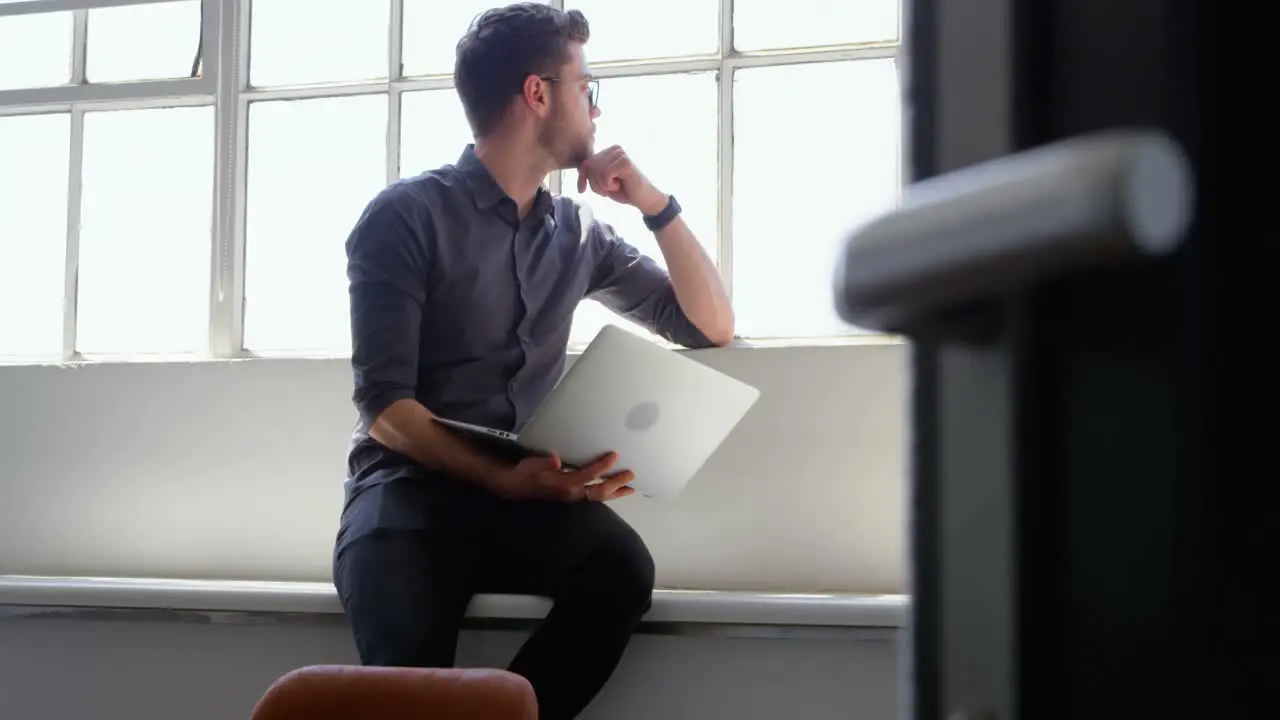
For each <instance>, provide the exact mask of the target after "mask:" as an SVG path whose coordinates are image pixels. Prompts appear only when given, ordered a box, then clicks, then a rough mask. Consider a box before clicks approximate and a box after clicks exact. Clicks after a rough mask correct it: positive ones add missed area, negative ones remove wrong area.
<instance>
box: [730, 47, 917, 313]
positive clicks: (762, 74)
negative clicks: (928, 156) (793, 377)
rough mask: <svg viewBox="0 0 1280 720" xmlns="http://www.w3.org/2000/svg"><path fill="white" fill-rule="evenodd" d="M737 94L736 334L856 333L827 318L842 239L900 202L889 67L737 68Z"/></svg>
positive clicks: (896, 113)
mask: <svg viewBox="0 0 1280 720" xmlns="http://www.w3.org/2000/svg"><path fill="white" fill-rule="evenodd" d="M736 78H737V81H736V83H735V87H734V112H733V117H734V153H735V154H734V165H733V170H734V172H733V251H734V252H733V297H734V306H735V309H736V310H737V313H738V332H739V334H741V335H743V336H744V337H812V336H822V335H835V334H841V333H851V332H857V331H856V330H855V329H853V328H850V327H848V326H847V325H845V324H844V323H843V322H842V321H841V320H840V319H839V317H838V316H837V315H836V313H835V309H834V304H833V301H832V299H831V277H832V273H833V272H834V270H835V259H836V253H837V251H838V249H839V246H840V243H841V241H842V240H843V238H844V235H845V233H846V232H847V231H848V230H849V229H851V228H852V227H853V226H854V225H856V224H858V223H859V222H860V221H862V220H864V219H867V218H869V217H870V216H871V215H873V214H875V213H877V212H879V211H882V210H884V209H886V208H887V207H889V206H891V205H892V204H893V202H894V201H895V200H896V199H897V197H898V189H899V154H900V150H899V148H900V146H901V136H902V132H901V126H900V119H899V118H900V114H901V111H900V96H899V90H898V73H897V69H896V67H895V65H894V63H893V61H892V60H864V61H859V62H840V63H822V64H814V65H793V66H789V67H774V68H760V69H752V70H741V71H739V72H738V73H737V75H736Z"/></svg>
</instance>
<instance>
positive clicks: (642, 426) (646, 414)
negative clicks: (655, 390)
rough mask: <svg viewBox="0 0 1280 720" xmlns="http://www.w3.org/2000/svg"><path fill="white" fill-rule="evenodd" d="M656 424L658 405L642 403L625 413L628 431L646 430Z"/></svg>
mask: <svg viewBox="0 0 1280 720" xmlns="http://www.w3.org/2000/svg"><path fill="white" fill-rule="evenodd" d="M657 424H658V403H656V402H642V403H639V404H637V405H635V406H634V407H632V408H631V409H630V410H628V411H627V419H626V425H627V429H628V430H635V431H641V430H648V429H649V428H651V427H653V426H654V425H657Z"/></svg>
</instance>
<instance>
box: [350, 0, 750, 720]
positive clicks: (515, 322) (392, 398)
mask: <svg viewBox="0 0 1280 720" xmlns="http://www.w3.org/2000/svg"><path fill="white" fill-rule="evenodd" d="M588 34H589V33H588V27H587V22H586V20H585V19H584V18H583V16H582V14H581V13H579V12H577V11H570V12H564V11H561V10H556V9H553V8H551V7H549V6H548V5H546V4H543V3H524V4H519V5H512V6H510V7H505V8H500V9H495V10H490V11H488V12H486V13H484V14H483V15H482V16H480V17H479V18H478V19H477V20H476V21H475V22H474V23H473V25H472V27H471V29H470V30H469V31H468V32H467V34H466V36H465V37H463V38H462V40H461V41H460V42H459V44H458V47H457V64H456V67H455V81H456V85H457V90H458V94H459V96H460V97H461V99H462V103H463V106H464V108H465V110H466V114H467V118H468V120H469V122H470V124H471V126H472V129H473V132H474V136H475V138H476V142H475V144H474V145H471V146H468V147H467V148H466V149H465V150H464V151H463V153H462V156H461V158H460V159H459V160H458V162H457V163H456V164H455V165H451V166H446V167H443V168H440V169H438V170H434V171H430V172H426V173H424V174H422V175H420V176H418V177H416V178H413V179H408V180H404V181H401V182H398V183H396V184H394V185H392V186H391V187H389V188H387V189H385V190H384V191H382V192H381V193H380V194H379V195H378V196H377V197H376V198H375V199H374V200H373V201H372V202H371V203H370V204H369V206H368V207H367V208H366V210H365V212H364V213H363V215H362V217H361V218H360V219H359V221H358V222H357V224H356V226H355V228H354V230H353V231H352V233H351V235H350V237H349V239H348V241H347V256H348V276H349V279H350V292H351V331H352V340H353V354H352V365H353V368H354V373H355V393H354V401H355V404H356V406H357V408H358V409H359V412H360V422H359V425H358V427H357V428H356V432H355V435H354V437H353V441H352V446H351V449H350V455H349V462H348V465H349V467H348V471H349V477H348V481H347V503H346V506H345V508H344V511H343V515H342V523H341V529H340V531H339V533H338V538H337V543H336V547H335V552H334V581H335V584H336V585H337V588H338V592H339V596H340V598H341V600H342V603H343V607H344V608H345V610H346V612H347V615H348V617H349V619H350V621H351V625H352V630H353V634H354V637H355V641H356V645H357V648H358V651H359V653H360V658H361V661H362V662H364V663H366V664H370V665H396V666H437V667H438V666H449V665H452V664H453V662H454V652H455V647H456V644H457V636H458V628H459V623H460V621H461V619H462V617H463V614H464V611H465V610H466V607H467V604H468V602H469V601H470V599H471V597H472V596H473V594H475V593H479V592H508V593H526V594H536V595H542V596H546V597H550V598H552V599H553V600H554V607H553V609H552V610H551V612H550V613H549V614H548V615H547V617H546V619H545V620H544V621H543V622H541V623H540V624H539V626H538V627H537V629H536V630H535V631H534V632H533V634H532V636H531V637H530V638H529V640H528V642H526V643H525V645H524V646H523V647H522V648H521V650H520V651H519V653H518V654H517V655H516V657H515V658H514V659H513V660H512V662H511V666H510V669H511V670H512V671H514V672H516V673H519V674H521V675H523V676H524V677H526V678H528V679H529V681H530V682H531V683H532V685H533V687H534V689H535V691H536V692H537V696H538V702H539V705H540V709H541V717H542V718H546V719H550V720H556V719H558V718H571V717H574V716H576V715H577V714H578V713H579V712H580V711H581V710H582V709H583V708H584V707H586V706H587V704H588V703H589V702H590V701H591V699H592V698H593V697H594V696H595V695H596V693H597V692H598V691H599V690H600V688H601V687H602V686H603V685H604V683H605V682H606V681H607V680H608V678H609V676H610V675H611V674H612V672H613V670H614V668H615V666H616V665H617V662H618V660H619V659H620V657H621V656H622V653H623V650H624V649H625V648H626V646H627V643H628V642H629V640H630V637H631V634H632V632H633V630H634V628H635V626H636V624H637V622H638V621H639V620H640V618H641V617H642V616H643V615H644V613H645V612H646V610H647V609H648V608H649V604H650V600H651V597H652V591H653V582H654V567H653V559H652V557H651V556H650V554H649V552H648V550H647V549H646V548H645V545H644V543H643V542H642V541H641V539H640V537H639V536H638V535H637V534H636V533H635V531H634V530H632V529H631V528H630V527H629V526H628V525H627V524H626V523H625V522H624V521H623V520H622V519H621V518H619V517H618V516H617V515H616V514H615V513H614V512H613V511H612V510H611V509H610V508H608V507H606V506H605V503H606V502H608V501H610V500H613V499H616V498H620V497H624V496H626V495H628V494H629V493H630V488H628V487H627V483H628V482H630V480H631V479H632V477H631V475H630V474H629V473H620V474H613V473H610V465H611V463H612V462H613V457H612V456H606V457H603V458H601V459H600V460H599V461H597V462H596V463H594V464H592V465H590V466H588V467H585V468H582V469H579V470H576V471H574V472H563V471H561V470H560V468H559V466H558V464H557V461H556V459H555V458H530V459H525V460H522V461H520V462H514V461H510V460H504V459H502V458H500V457H497V456H495V455H492V454H489V453H487V452H486V451H485V450H484V449H483V448H482V447H481V446H479V445H477V444H476V443H474V442H472V441H468V440H465V439H463V438H462V437H461V436H460V435H457V434H455V433H454V432H452V431H451V430H449V429H448V428H446V427H445V426H444V425H442V424H440V423H436V422H434V421H433V417H435V416H436V415H439V416H441V417H448V418H453V419H457V420H463V421H467V422H471V423H477V424H482V425H488V426H491V427H498V428H506V429H511V430H517V429H519V428H520V427H521V426H522V425H523V424H524V423H525V422H526V421H527V420H528V419H529V417H530V415H531V414H532V413H533V412H534V411H535V410H536V409H537V407H538V405H539V404H540V403H541V402H542V400H543V399H544V398H545V397H546V396H547V394H548V393H549V392H550V391H551V389H552V387H553V386H554V385H555V384H556V382H557V381H558V380H559V378H560V375H561V373H562V371H563V368H564V362H565V350H566V345H567V342H568V336H569V326H570V323H571V320H572V316H573V311H574V308H575V307H576V306H577V305H578V303H579V301H580V300H581V299H582V298H583V297H592V298H595V299H598V300H599V301H601V302H602V303H603V304H604V305H606V306H608V307H609V308H611V309H613V310H614V311H616V312H618V313H620V314H621V315H624V316H626V317H628V318H630V319H632V320H635V321H637V322H639V323H641V324H642V325H645V326H647V327H649V328H651V329H653V330H654V331H655V332H657V333H659V334H660V335H662V336H664V337H666V338H668V339H669V340H671V341H673V342H676V343H679V344H682V345H685V346H689V347H705V346H711V345H723V344H725V343H727V342H729V341H730V339H731V338H732V337H733V312H732V310H731V308H730V305H729V300H728V298H727V296H726V293H725V290H724V288H723V286H722V285H721V283H720V280H719V277H718V275H717V272H716V268H715V266H714V264H713V263H712V262H711V261H710V259H709V258H708V257H707V256H706V254H705V253H704V252H703V251H702V249H701V247H700V246H699V244H698V242H697V240H696V239H695V238H694V237H693V235H692V233H691V232H690V231H689V228H688V227H687V226H686V225H685V223H684V222H683V220H681V218H680V217H679V205H678V204H677V203H675V201H674V199H673V198H670V197H669V196H667V195H665V194H663V193H662V192H660V191H659V190H658V189H657V188H656V187H655V186H654V185H653V184H652V183H650V182H649V180H648V179H647V178H645V176H644V175H643V174H642V173H641V172H640V171H639V170H638V169H637V168H636V166H635V165H634V164H633V163H632V161H631V159H630V158H629V157H628V156H627V154H626V153H625V152H623V151H622V150H621V149H620V148H616V147H615V148H609V149H608V150H605V151H603V152H600V153H598V154H593V138H594V122H593V121H594V119H595V118H596V117H598V116H599V109H598V108H597V107H596V104H595V103H596V98H597V97H598V95H597V83H596V81H595V80H593V79H592V77H591V75H590V74H589V73H588V71H587V66H586V62H585V60H584V58H583V45H584V44H585V43H586V42H587V38H588ZM654 101H655V102H661V101H662V99H661V98H654ZM409 131H410V132H413V131H414V129H413V128H410V129H409ZM562 168H576V169H578V171H579V177H580V180H579V185H580V186H581V187H583V188H585V186H587V185H589V186H590V187H591V189H592V190H593V191H594V192H596V193H598V194H600V195H602V196H604V197H606V198H609V199H611V200H614V201H617V202H619V203H623V204H626V205H630V206H632V207H634V208H635V210H636V212H640V213H642V215H643V216H644V218H645V221H646V223H647V224H648V226H649V227H650V228H651V229H653V230H654V232H655V234H656V236H657V241H658V245H659V247H661V249H662V254H663V257H664V258H665V259H666V263H667V266H668V267H669V269H670V272H669V274H668V272H666V271H664V270H663V269H662V268H661V267H660V266H659V265H658V264H657V263H655V262H654V261H653V260H652V259H650V258H647V257H644V256H642V255H641V254H640V253H639V252H637V251H636V249H635V248H634V247H632V246H631V245H629V244H627V243H626V242H624V241H623V240H622V239H621V238H619V237H617V236H616V235H615V234H614V232H613V230H612V228H610V227H609V226H607V225H605V224H602V223H600V222H598V221H595V220H592V219H590V214H589V213H587V212H585V211H584V210H583V209H582V208H580V207H579V206H578V205H577V204H575V202H574V201H573V200H572V199H570V198H567V197H559V198H556V197H553V196H552V195H551V194H550V193H549V192H548V191H547V190H546V189H545V188H543V187H541V181H542V179H543V178H544V177H546V175H547V174H548V173H550V172H552V171H554V170H558V169H562ZM619 380H620V381H621V382H625V378H620V379H619Z"/></svg>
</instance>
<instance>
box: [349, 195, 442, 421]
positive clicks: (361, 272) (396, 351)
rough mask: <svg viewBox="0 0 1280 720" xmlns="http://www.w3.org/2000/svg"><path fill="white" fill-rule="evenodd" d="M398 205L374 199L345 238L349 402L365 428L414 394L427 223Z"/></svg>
mask: <svg viewBox="0 0 1280 720" xmlns="http://www.w3.org/2000/svg"><path fill="white" fill-rule="evenodd" d="M404 202H405V201H404V200H403V199H400V200H398V201H397V200H396V199H394V198H387V197H384V198H379V199H376V200H374V202H373V203H371V204H370V206H369V207H368V208H367V209H366V210H365V212H364V214H363V215H362V216H361V218H360V220H359V221H358V222H357V223H356V226H355V228H354V229H353V230H352V231H351V234H350V236H349V237H348V238H347V243H346V250H347V280H348V283H349V291H350V302H351V367H352V370H353V372H354V375H355V390H354V393H353V396H352V400H353V401H354V403H355V406H356V409H357V410H358V411H359V412H360V418H361V421H362V422H363V423H364V425H365V427H368V426H369V425H371V424H372V423H373V421H374V420H376V419H377V418H378V416H379V415H380V414H382V412H383V411H384V410H386V409H387V407H388V406H390V405H391V404H392V403H394V402H396V401H397V400H402V399H405V398H412V397H414V396H415V395H416V391H417V380H418V351H419V342H420V339H421V333H422V306H423V303H424V302H425V300H426V254H427V253H426V243H425V242H424V237H423V233H424V232H425V228H426V227H427V226H428V225H427V223H426V222H411V221H410V219H409V217H408V216H407V215H406V208H405V207H404ZM419 220H421V219H419ZM419 228H421V229H422V230H420V229H419Z"/></svg>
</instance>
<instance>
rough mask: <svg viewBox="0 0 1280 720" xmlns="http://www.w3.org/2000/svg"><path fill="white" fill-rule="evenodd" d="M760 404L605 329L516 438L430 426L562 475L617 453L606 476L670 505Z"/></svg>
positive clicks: (707, 371)
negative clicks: (553, 466)
mask: <svg viewBox="0 0 1280 720" xmlns="http://www.w3.org/2000/svg"><path fill="white" fill-rule="evenodd" d="M759 397H760V391H759V390H757V389H756V388H754V387H751V386H750V385H747V384H746V383H744V382H742V381H740V380H738V379H736V378H732V377H729V376H728V375H725V374H724V373H722V372H720V371H718V370H714V369H712V368H709V367H707V366H706V365H703V364H702V363H700V362H698V361H696V360H694V359H692V358H690V357H686V356H685V355H683V354H681V353H679V352H675V351H672V350H670V349H667V348H664V347H662V346H660V345H657V344H655V343H653V342H651V341H650V340H647V339H645V338H642V337H639V336H637V335H635V334H633V333H630V332H627V331H626V330H623V329H621V328H619V327H616V326H613V325H606V326H605V328H604V329H603V330H601V331H600V333H599V334H597V335H596V337H595V339H594V340H592V341H591V344H590V345H588V346H587V349H586V350H584V351H583V352H582V356H581V357H579V358H578V361H577V362H576V363H574V364H573V366H572V367H571V368H569V371H568V372H567V373H565V375H564V377H563V378H562V379H561V380H560V383H559V384H558V385H557V386H556V388H555V390H553V391H552V392H551V395H550V396H549V397H548V398H547V399H546V401H545V402H543V404H542V406H541V407H539V408H538V410H537V412H536V413H534V415H533V417H532V418H530V419H529V422H528V423H526V424H525V426H524V428H523V429H522V430H521V432H520V434H519V435H516V434H515V433H509V432H505V431H502V430H495V429H493V428H486V427H481V426H478V425H472V424H469V423H462V422H457V421H454V420H449V419H446V418H437V420H438V421H439V422H441V423H444V424H445V425H448V426H450V427H454V428H457V429H459V430H464V431H467V432H472V433H478V434H481V435H484V436H486V437H491V438H497V439H499V440H501V441H505V442H509V443H515V444H518V445H519V446H520V447H521V448H523V449H525V450H527V451H530V452H539V453H552V454H555V455H557V456H558V457H560V458H561V460H562V462H563V463H564V464H565V465H566V466H578V465H583V464H586V463H589V462H591V461H592V460H594V459H596V458H597V457H599V456H600V455H602V454H604V453H606V452H609V451H613V452H616V453H618V462H617V463H616V464H615V465H614V467H613V468H612V469H611V472H612V471H614V470H631V471H633V472H635V474H636V478H635V481H634V482H632V483H631V486H632V487H633V488H635V491H636V492H637V493H638V494H640V495H644V496H646V497H651V498H660V499H669V498H673V497H675V496H676V495H678V494H679V493H680V491H681V490H683V489H684V486H685V485H686V484H687V483H688V482H689V481H690V480H691V479H692V478H693V476H694V475H695V474H696V473H697V472H698V470H699V469H700V468H701V467H702V466H703V464H704V463H706V461H707V458H709V457H711V454H712V453H714V452H715V451H716V449H717V448H718V447H720V444H721V443H722V442H724V439H725V437H726V436H728V435H729V432H730V431H731V430H733V428H734V427H736V426H737V424H738V422H739V421H740V420H742V418H743V416H745V415H746V414H747V411H748V410H750V409H751V406H752V405H754V404H755V402H756V400H757V399H758V398H759Z"/></svg>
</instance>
